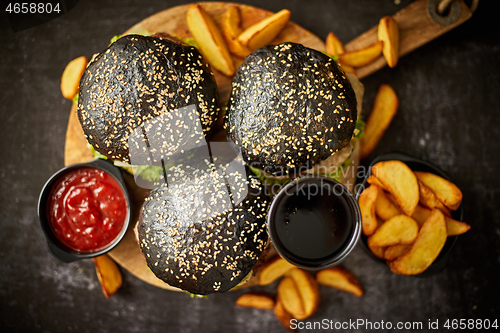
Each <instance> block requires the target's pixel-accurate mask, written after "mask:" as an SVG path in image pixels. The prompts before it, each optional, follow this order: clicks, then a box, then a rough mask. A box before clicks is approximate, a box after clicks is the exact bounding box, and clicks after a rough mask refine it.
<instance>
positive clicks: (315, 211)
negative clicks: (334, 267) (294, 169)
mask: <svg viewBox="0 0 500 333" xmlns="http://www.w3.org/2000/svg"><path fill="white" fill-rule="evenodd" d="M301 181H302V182H301V183H297V184H295V185H293V186H292V187H285V188H284V189H282V191H286V193H281V192H280V193H279V194H280V195H279V196H278V198H277V200H278V202H276V205H277V207H276V209H275V211H274V212H273V216H272V217H271V218H272V219H273V221H274V223H273V224H271V228H272V230H271V234H274V237H273V239H274V242H275V243H276V244H275V246H277V247H278V248H279V249H280V250H281V252H282V255H284V256H285V257H287V258H288V259H290V260H292V261H293V262H296V263H298V264H302V265H306V266H318V267H320V266H322V265H325V264H327V263H328V262H329V261H330V259H331V258H332V257H335V256H336V255H338V254H340V253H341V252H342V251H343V249H344V248H345V247H346V245H347V244H348V243H349V241H350V240H351V238H352V235H353V230H354V223H355V221H354V219H355V213H354V212H353V209H352V207H351V205H350V203H349V202H348V200H347V199H346V198H345V197H344V196H343V195H342V191H348V190H347V189H346V188H345V187H340V185H339V186H336V185H338V184H335V183H334V184H332V183H331V182H329V181H328V180H325V179H323V178H311V179H307V180H304V179H302V180H301Z"/></svg>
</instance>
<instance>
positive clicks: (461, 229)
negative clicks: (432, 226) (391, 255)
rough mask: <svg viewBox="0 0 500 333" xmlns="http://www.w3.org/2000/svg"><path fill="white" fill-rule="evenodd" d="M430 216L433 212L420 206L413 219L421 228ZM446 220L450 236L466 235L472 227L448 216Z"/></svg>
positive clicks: (416, 209)
mask: <svg viewBox="0 0 500 333" xmlns="http://www.w3.org/2000/svg"><path fill="white" fill-rule="evenodd" d="M429 215H431V210H430V209H429V208H427V207H423V206H420V205H418V206H417V207H416V208H415V212H414V213H413V215H412V217H413V219H414V220H415V221H417V223H418V224H419V225H420V226H422V225H423V224H424V222H425V220H427V218H428V217H429ZM445 220H446V230H447V235H448V236H458V235H461V234H463V233H466V232H467V231H469V229H470V225H468V224H467V223H465V222H460V221H457V220H454V219H452V218H451V217H448V216H445Z"/></svg>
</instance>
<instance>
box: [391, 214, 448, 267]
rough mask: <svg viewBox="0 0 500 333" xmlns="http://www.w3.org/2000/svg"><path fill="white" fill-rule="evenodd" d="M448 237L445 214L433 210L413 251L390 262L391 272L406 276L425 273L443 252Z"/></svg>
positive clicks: (419, 234) (412, 248)
mask: <svg viewBox="0 0 500 333" xmlns="http://www.w3.org/2000/svg"><path fill="white" fill-rule="evenodd" d="M446 237H447V235H446V220H445V218H444V214H443V212H441V211H440V210H439V209H433V210H432V212H431V215H429V217H428V218H427V220H426V221H425V223H424V225H423V226H422V228H421V229H420V231H419V233H418V236H417V238H416V239H415V242H414V243H413V245H412V247H411V249H410V250H409V251H408V252H407V253H406V254H404V255H402V256H401V257H399V258H397V259H396V260H394V261H389V262H388V265H389V267H390V268H391V271H392V272H394V273H396V274H405V275H415V274H420V273H422V272H424V271H425V270H426V269H427V268H428V267H429V266H430V265H431V264H432V263H433V262H434V260H435V259H436V258H437V256H438V255H439V253H440V252H441V249H442V248H443V246H444V244H445V243H446Z"/></svg>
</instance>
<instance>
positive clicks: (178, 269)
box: [136, 160, 269, 295]
mask: <svg viewBox="0 0 500 333" xmlns="http://www.w3.org/2000/svg"><path fill="white" fill-rule="evenodd" d="M236 163H239V164H237V166H238V165H239V167H236V168H235V167H234V166H235V164H234V163H231V164H226V165H225V166H221V167H217V168H215V167H214V166H213V165H212V166H208V167H206V168H205V169H202V168H200V169H197V168H194V169H193V168H190V167H186V166H179V167H175V168H174V171H175V173H174V175H170V176H169V177H168V180H167V182H168V186H167V185H163V186H160V187H157V188H155V189H153V190H152V191H151V192H150V194H149V196H148V197H147V198H146V201H145V202H144V205H143V207H142V210H141V213H140V216H139V222H138V224H137V227H136V230H137V237H138V242H139V244H140V247H141V250H142V252H143V254H144V257H145V258H146V262H147V264H148V266H149V268H150V269H151V270H152V271H153V273H154V274H155V275H156V276H157V277H158V278H160V279H161V280H163V281H164V282H166V283H167V284H169V285H170V286H173V287H178V288H180V289H183V290H186V291H188V292H190V293H193V294H200V295H206V294H210V293H216V292H224V291H227V290H229V289H231V288H233V287H235V286H237V285H238V284H239V283H240V282H241V281H242V280H243V279H244V278H245V277H247V276H248V275H249V273H251V271H252V268H253V267H254V266H255V264H256V263H257V261H258V259H259V257H260V256H261V254H262V252H263V251H264V249H265V247H266V245H267V239H268V236H267V231H266V212H267V208H268V204H269V199H268V197H267V196H266V195H265V193H264V190H263V187H262V184H261V182H260V180H258V179H257V178H256V177H255V176H253V175H252V173H251V171H250V170H249V169H248V167H246V166H244V165H243V164H242V162H241V160H240V162H236Z"/></svg>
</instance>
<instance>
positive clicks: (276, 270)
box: [259, 256, 295, 286]
mask: <svg viewBox="0 0 500 333" xmlns="http://www.w3.org/2000/svg"><path fill="white" fill-rule="evenodd" d="M294 267H295V266H294V265H292V264H290V263H289V262H288V261H286V260H285V259H283V258H281V257H280V256H276V257H274V258H273V259H271V260H269V261H267V262H266V263H265V264H264V265H263V266H262V267H261V269H260V271H259V284H260V285H261V286H265V285H267V284H270V283H272V282H274V281H275V280H277V279H279V278H280V277H282V276H283V275H285V274H286V272H288V271H289V270H290V269H292V268H294Z"/></svg>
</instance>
